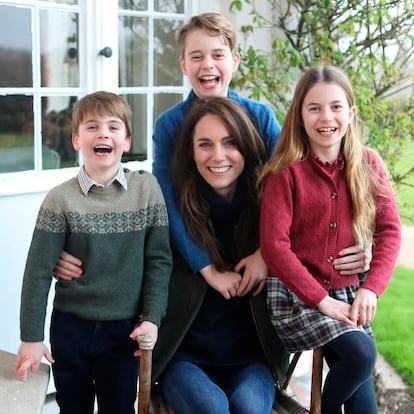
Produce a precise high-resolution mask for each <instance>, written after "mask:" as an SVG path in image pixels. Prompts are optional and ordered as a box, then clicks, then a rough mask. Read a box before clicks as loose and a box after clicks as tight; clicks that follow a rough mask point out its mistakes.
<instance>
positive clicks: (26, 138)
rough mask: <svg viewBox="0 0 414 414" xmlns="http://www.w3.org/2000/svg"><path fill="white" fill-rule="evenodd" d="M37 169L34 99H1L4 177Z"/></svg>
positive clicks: (0, 153)
mask: <svg viewBox="0 0 414 414" xmlns="http://www.w3.org/2000/svg"><path fill="white" fill-rule="evenodd" d="M33 169H34V134H33V97H32V96H25V95H7V96H0V173H4V172H16V171H25V170H33Z"/></svg>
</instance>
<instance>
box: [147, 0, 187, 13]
mask: <svg viewBox="0 0 414 414" xmlns="http://www.w3.org/2000/svg"><path fill="white" fill-rule="evenodd" d="M154 8H155V10H156V11H160V12H164V13H184V0H175V1H172V0H155V2H154Z"/></svg>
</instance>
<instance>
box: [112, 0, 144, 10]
mask: <svg viewBox="0 0 414 414" xmlns="http://www.w3.org/2000/svg"><path fill="white" fill-rule="evenodd" d="M118 7H119V8H120V9H122V10H135V11H143V10H147V9H148V1H147V0H119V1H118Z"/></svg>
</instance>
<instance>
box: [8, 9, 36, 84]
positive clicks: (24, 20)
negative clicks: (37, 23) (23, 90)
mask: <svg viewBox="0 0 414 414" xmlns="http://www.w3.org/2000/svg"><path fill="white" fill-rule="evenodd" d="M0 74H1V76H0V86H2V87H19V86H20V87H25V86H26V87H27V86H33V81H32V23H31V14H30V9H26V8H23V7H14V6H3V5H0Z"/></svg>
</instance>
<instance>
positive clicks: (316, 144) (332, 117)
mask: <svg viewBox="0 0 414 414" xmlns="http://www.w3.org/2000/svg"><path fill="white" fill-rule="evenodd" d="M355 113H356V108H355V107H354V106H349V104H348V101H347V98H346V94H345V92H344V90H343V89H342V88H341V87H339V86H338V85H336V84H335V83H327V82H320V83H316V84H315V85H314V86H313V87H312V88H311V89H309V91H308V93H307V94H306V96H305V99H304V101H303V104H302V119H303V126H304V128H305V131H306V134H307V136H308V138H309V144H310V147H311V149H312V151H313V152H314V154H315V155H316V156H318V157H319V158H320V159H321V160H322V161H327V162H332V161H335V159H336V158H337V156H338V154H339V151H340V148H341V142H342V138H343V137H344V135H345V133H346V131H347V129H348V126H349V124H350V122H351V121H352V120H353V118H354V116H355Z"/></svg>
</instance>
